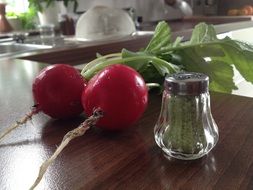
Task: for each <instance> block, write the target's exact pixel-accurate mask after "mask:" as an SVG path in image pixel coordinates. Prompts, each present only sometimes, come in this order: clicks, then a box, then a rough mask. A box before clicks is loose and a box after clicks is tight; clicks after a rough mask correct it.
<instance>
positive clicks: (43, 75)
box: [0, 64, 85, 140]
mask: <svg viewBox="0 0 253 190" xmlns="http://www.w3.org/2000/svg"><path fill="white" fill-rule="evenodd" d="M84 87H85V82H84V80H83V78H82V77H81V75H80V73H79V72H78V70H76V69H75V68H74V67H72V66H69V65H65V64H55V65H52V66H48V67H46V68H45V69H43V70H42V71H41V72H40V74H39V75H38V76H37V77H36V78H35V80H34V82H33V96H34V99H35V102H36V106H34V107H33V108H32V110H31V111H30V112H29V113H27V114H26V116H25V117H23V118H22V119H20V120H19V121H17V122H16V123H15V124H14V125H13V126H11V127H9V128H7V129H6V130H5V131H3V132H2V133H1V134H0V140H1V139H2V138H3V137H5V136H6V135H7V134H8V133H10V132H11V131H12V130H14V129H15V128H17V127H19V126H21V125H22V124H24V123H26V122H27V121H28V120H31V119H32V116H33V115H34V114H36V113H38V112H40V111H42V112H44V113H45V114H47V115H49V116H51V117H53V118H69V117H73V116H76V115H79V114H80V113H81V112H82V111H83V108H82V104H81V94H82V91H83V89H84Z"/></svg>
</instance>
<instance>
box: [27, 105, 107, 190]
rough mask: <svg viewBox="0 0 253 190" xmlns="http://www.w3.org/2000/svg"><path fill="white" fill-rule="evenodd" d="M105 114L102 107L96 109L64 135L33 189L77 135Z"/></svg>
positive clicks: (31, 189) (80, 134)
mask: <svg viewBox="0 0 253 190" xmlns="http://www.w3.org/2000/svg"><path fill="white" fill-rule="evenodd" d="M102 116H103V112H102V111H101V110H100V109H96V110H95V111H94V112H93V115H92V116H90V117H89V118H88V119H86V120H85V121H84V122H82V123H81V124H80V125H79V126H78V127H77V128H75V129H73V130H71V131H69V132H68V133H67V134H66V135H65V136H64V137H63V140H62V142H61V144H60V146H59V147H58V148H57V149H56V151H55V152H54V154H53V155H52V156H51V157H50V158H49V159H48V160H46V161H45V162H44V163H43V164H42V165H41V166H40V171H39V174H38V177H37V178H36V180H35V182H34V184H33V185H32V186H31V188H30V190H33V189H34V188H35V187H36V186H37V185H38V184H39V183H40V181H41V179H42V177H43V176H44V174H45V172H46V171H47V168H48V167H49V166H50V165H51V164H52V163H53V161H54V160H55V159H56V158H57V156H58V155H59V154H60V153H61V151H62V150H63V149H64V148H65V147H66V146H67V145H68V143H69V142H70V141H71V140H73V139H75V138H76V137H79V136H82V135H84V134H85V132H86V131H87V130H88V129H89V128H90V127H91V126H94V125H95V124H96V123H97V121H98V120H99V119H100V118H101V117H102Z"/></svg>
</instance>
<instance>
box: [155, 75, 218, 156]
mask: <svg viewBox="0 0 253 190" xmlns="http://www.w3.org/2000/svg"><path fill="white" fill-rule="evenodd" d="M208 86H209V78H208V76H206V75H204V74H201V73H177V74H173V75H171V76H167V77H166V78H165V82H164V87H165V88H164V92H163V98H162V107H161V112H160V116H159V119H158V121H157V123H156V125H155V129H154V134H155V141H156V143H157V145H158V146H159V147H160V148H161V149H162V150H163V152H164V153H165V155H166V156H168V157H174V158H176V159H181V160H194V159H198V158H200V157H202V156H204V155H206V154H207V153H208V152H209V151H210V150H211V149H212V148H213V147H214V146H215V145H216V143H217V141H218V138H219V134H218V128H217V125H216V123H215V121H214V119H213V117H212V114H211V109H210V95H209V89H208Z"/></svg>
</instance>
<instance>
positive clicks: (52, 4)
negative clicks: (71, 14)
mask: <svg viewBox="0 0 253 190" xmlns="http://www.w3.org/2000/svg"><path fill="white" fill-rule="evenodd" d="M28 1H29V7H30V8H33V9H35V10H37V12H38V17H39V21H40V24H41V25H48V24H54V25H56V26H58V13H59V12H60V11H59V6H58V3H63V4H64V6H65V7H67V6H68V5H69V4H70V3H73V4H74V11H76V9H77V6H78V2H77V0H28Z"/></svg>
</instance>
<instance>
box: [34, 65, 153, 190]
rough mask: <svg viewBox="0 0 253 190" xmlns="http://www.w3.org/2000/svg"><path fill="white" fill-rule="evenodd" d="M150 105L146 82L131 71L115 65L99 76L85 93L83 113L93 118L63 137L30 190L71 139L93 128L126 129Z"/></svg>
mask: <svg viewBox="0 0 253 190" xmlns="http://www.w3.org/2000/svg"><path fill="white" fill-rule="evenodd" d="M147 102H148V90H147V87H146V85H145V82H144V80H143V79H142V77H141V76H140V75H139V74H138V73H137V72H136V71H135V70H133V69H132V68H130V67H128V66H125V65H121V64H116V65H112V66H108V67H106V68H105V69H104V70H102V71H101V72H99V73H98V74H96V75H95V76H94V77H93V78H92V79H91V80H90V81H89V82H88V84H87V86H86V88H85V89H84V91H83V94H82V103H83V107H84V110H85V112H86V113H87V114H88V115H89V116H90V117H89V118H88V119H87V120H86V121H84V122H83V123H81V124H80V126H78V127H77V128H75V129H73V130H72V131H69V132H68V133H67V134H66V135H65V136H64V137H63V140H62V142H61V144H60V146H59V147H58V148H57V149H56V151H55V152H54V154H53V155H52V156H51V157H50V158H49V159H48V160H46V161H45V162H44V163H43V164H42V165H41V167H40V171H39V175H38V177H37V178H36V180H35V182H34V184H33V185H32V187H31V188H30V189H34V188H35V187H36V186H37V185H38V184H39V182H40V180H41V179H42V177H43V175H44V174H45V172H46V170H47V168H48V167H49V166H50V164H51V163H52V162H53V161H54V160H55V159H56V158H57V156H58V155H59V154H60V153H61V151H62V150H63V149H64V148H65V147H66V146H67V145H68V143H69V142H70V141H71V140H72V139H74V138H76V137H79V136H82V135H83V134H84V133H85V132H86V131H87V130H88V129H89V128H90V127H91V126H93V125H97V126H99V127H101V128H104V129H109V130H120V129H125V128H127V127H129V126H131V125H132V124H133V123H134V122H136V121H137V120H138V119H139V118H140V117H141V115H142V114H143V112H144V111H145V109H146V107H147Z"/></svg>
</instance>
